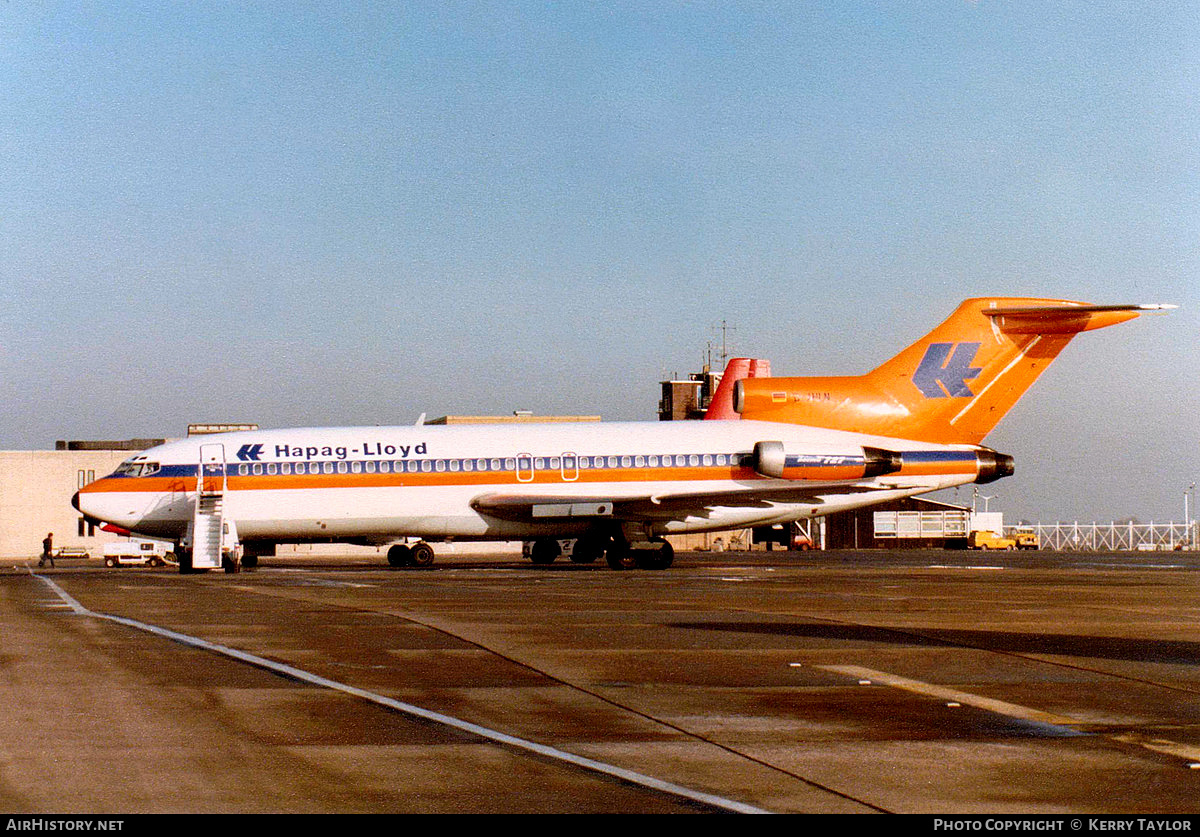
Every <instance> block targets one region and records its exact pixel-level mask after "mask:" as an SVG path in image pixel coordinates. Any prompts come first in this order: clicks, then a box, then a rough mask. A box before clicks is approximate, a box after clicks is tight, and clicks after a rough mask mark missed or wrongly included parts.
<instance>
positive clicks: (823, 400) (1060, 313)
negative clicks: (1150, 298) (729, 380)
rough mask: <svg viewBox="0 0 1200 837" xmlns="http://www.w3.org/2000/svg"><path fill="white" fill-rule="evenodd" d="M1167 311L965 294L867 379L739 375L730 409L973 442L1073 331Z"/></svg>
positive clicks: (830, 425) (907, 435)
mask: <svg viewBox="0 0 1200 837" xmlns="http://www.w3.org/2000/svg"><path fill="white" fill-rule="evenodd" d="M1172 307H1174V306H1163V305H1088V304H1085V303H1080V302H1071V301H1068V300H1060V299H1020V298H1003V297H988V298H979V299H969V300H967V301H966V302H964V303H962V304H961V305H960V306H959V307H958V309H957V310H955V312H954V313H953V314H951V315H950V317H949V318H948V319H947V320H946V321H945V322H943V323H942V324H941V325H939V326H938V327H937V328H935V329H934V330H933V331H931V332H929V334H927V335H925V336H924V337H923V338H921V339H920V340H918V341H917V342H916V343H913V344H912V345H911V346H909V347H908V348H907V349H905V350H904V351H902V352H901V353H900V354H898V355H896V356H895V357H894V358H892V359H891V360H889V361H887V362H886V363H884V364H883V365H882V366H880V367H878V368H877V369H875V370H873V371H871V372H868V373H867V374H866V375H858V376H853V377H828V378H765V379H746V380H742V381H739V382H738V383H737V386H736V392H735V396H734V403H735V408H736V409H737V410H738V412H739V413H741V416H742V418H744V419H758V420H761V421H781V422H788V423H791V424H805V425H811V426H815V427H826V428H831V429H835V430H849V431H852V432H856V433H870V434H874V435H879V436H893V437H897V438H903V439H916V440H920V441H928V442H937V443H940V444H954V443H962V444H979V443H980V442H982V441H983V439H984V437H985V436H987V434H988V433H989V432H990V431H991V430H992V428H993V427H995V426H996V424H997V423H998V422H999V421H1000V419H1002V418H1003V417H1004V415H1005V414H1006V413H1007V412H1008V411H1009V410H1010V409H1011V408H1012V406H1013V405H1014V404H1016V403H1017V400H1018V399H1019V398H1020V397H1021V395H1022V394H1024V392H1025V390H1027V389H1028V388H1029V387H1030V385H1031V384H1033V382H1034V381H1036V380H1037V378H1038V376H1039V375H1041V374H1042V372H1043V371H1044V370H1045V368H1046V367H1047V366H1049V365H1050V363H1051V362H1052V361H1053V360H1054V359H1055V358H1056V357H1058V354H1059V352H1061V351H1062V350H1063V348H1064V347H1065V346H1066V345H1067V343H1069V342H1070V341H1071V338H1072V337H1074V336H1075V335H1076V334H1078V333H1079V332H1081V331H1090V330H1092V329H1097V328H1104V327H1105V326H1110V325H1115V324H1117V323H1121V322H1125V321H1126V320H1131V319H1133V318H1134V317H1137V316H1138V315H1139V314H1141V313H1144V312H1146V311H1153V310H1163V309H1166V308H1172Z"/></svg>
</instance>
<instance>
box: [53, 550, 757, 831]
mask: <svg viewBox="0 0 1200 837" xmlns="http://www.w3.org/2000/svg"><path fill="white" fill-rule="evenodd" d="M31 575H33V577H34V578H36V579H38V580H39V581H41V582H42V583H43V584H45V585H47V586H48V587H50V589H52V590H53V591H54V592H55V593H56V594H57V595H58V596H59V598H61V599H62V600H63V601H64V602H65V603H66V604H67V605H69V606H70V608H71V609H72V610H73V611H74V612H75V613H76V614H78V615H80V616H90V617H92V618H94V619H106V620H108V621H109V622H115V623H116V624H118V625H125V626H126V627H130V628H135V629H137V630H139V631H146V632H147V633H151V634H154V635H156V636H160V637H163V638H164V639H169V640H172V641H173V642H178V643H181V644H183V645H189V646H191V647H193V648H200V649H203V650H205V651H212V652H215V653H217V654H222V655H224V656H226V657H230V658H232V659H235V660H239V661H241V662H244V663H249V664H250V665H253V666H256V667H258V668H263V669H267V670H268V671H274V672H276V673H278V674H282V675H283V676H285V677H290V678H292V679H293V680H299V681H302V682H304V683H309V684H312V685H314V686H320V687H322V688H325V689H333V690H335V691H338V692H342V693H344V694H347V695H351V696H353V697H357V698H361V699H363V700H368V701H370V702H372V703H376V704H379V705H380V706H386V707H387V708H389V709H394V710H396V711H397V712H403V713H404V714H406V715H411V716H413V717H415V718H421V719H423V720H426V721H432V722H433V723H437V724H442V725H444V726H447V727H451V728H453V729H457V730H460V731H462V732H467V733H470V734H472V735H476V736H478V737H480V738H484V739H486V740H488V741H494V742H496V743H497V744H502V745H504V746H507V747H512V748H514V749H518V750H525V751H527V752H531V753H535V754H537V755H539V756H543V757H545V758H550V759H554V760H556V761H560V762H564V763H566V764H570V765H574V766H575V767H580V768H583V769H584V770H590V771H592V772H594V773H600V774H603V775H606V776H612V777H613V778H616V779H620V780H621V781H623V782H628V783H630V784H633V785H638V786H640V787H644V788H647V789H649V790H655V791H660V792H662V793H667V794H671V795H673V796H677V797H680V798H682V799H688V800H691V801H693V802H699V803H701V804H704V805H711V806H713V807H714V808H720V809H723V810H726V811H731V812H733V813H738V814H769V813H771V812H770V811H765V810H763V809H761V808H756V807H754V806H753V805H747V804H745V803H742V802H736V801H734V800H731V799H725V798H723V797H720V796H715V795H713V794H709V793H704V792H703V791H697V790H692V789H691V788H685V787H683V786H682V785H676V784H674V783H673V782H667V781H664V780H662V779H656V778H654V777H653V776H646V775H645V774H642V773H636V772H634V771H632V770H626V769H625V768H623V767H617V766H615V765H611V764H605V763H604V762H600V761H595V760H594V759H589V758H586V757H584V756H577V755H575V754H574V753H568V752H566V751H565V750H558V749H555V748H554V747H548V746H546V745H544V744H538V743H537V742H536V741H528V740H526V739H524V738H517V737H516V736H512V735H508V734H507V733H503V732H498V731H497V730H493V729H488V728H487V727H481V726H479V725H478V724H473V723H471V722H470V721H463V720H460V719H459V718H454V717H452V716H450V715H443V714H441V713H440V712H432V711H430V710H428V709H422V708H421V707H419V706H415V705H413V704H411V703H404V702H403V701H399V700H394V699H392V698H389V697H386V696H384V695H379V694H375V693H374V692H368V691H366V690H364V689H359V688H356V687H354V686H350V685H347V684H345V683H339V682H337V681H336V680H329V679H328V678H325V677H321V676H319V675H316V674H313V673H311V672H308V671H304V670H303V669H298V668H294V667H293V666H289V665H286V664H284V663H278V662H275V661H274V660H268V659H266V658H264V657H259V656H256V655H254V654H248V653H246V652H245V651H239V650H237V649H236V648H229V647H227V646H224V645H216V644H215V643H211V642H208V641H206V640H203V639H200V638H198V637H193V636H188V635H187V634H181V633H178V632H176V631H172V630H169V629H167V628H161V627H159V626H157V625H150V624H148V623H145V622H139V621H137V620H136V619H127V618H126V617H124V616H113V615H112V614H108V613H96V612H94V611H91V610H88V609H87V608H86V607H84V606H83V605H82V604H80V603H79V601H77V600H76V599H75V598H74V597H73V596H71V595H70V594H69V593H67V591H66V590H63V589H62V588H61V587H59V586H58V585H57V584H56V583H55V582H54V581H53V580H51V579H50V578H47V577H45V576H40V575H38V574H37V573H31Z"/></svg>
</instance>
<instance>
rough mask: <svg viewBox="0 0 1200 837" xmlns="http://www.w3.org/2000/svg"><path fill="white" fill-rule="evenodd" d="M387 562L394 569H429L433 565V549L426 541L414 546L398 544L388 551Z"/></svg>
mask: <svg viewBox="0 0 1200 837" xmlns="http://www.w3.org/2000/svg"><path fill="white" fill-rule="evenodd" d="M387 560H388V563H389V564H390V565H391V566H393V567H428V566H429V565H430V564H432V563H433V547H432V546H430V545H429V544H427V543H425V541H419V542H417V543H415V544H413V545H412V546H409V545H408V544H404V543H398V544H395V545H393V546H392V548H391V549H389V550H388V553H387Z"/></svg>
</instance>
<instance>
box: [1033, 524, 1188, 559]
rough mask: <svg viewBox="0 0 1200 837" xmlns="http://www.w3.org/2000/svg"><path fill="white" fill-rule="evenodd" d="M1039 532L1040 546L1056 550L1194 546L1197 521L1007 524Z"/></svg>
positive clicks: (1094, 550) (1098, 550)
mask: <svg viewBox="0 0 1200 837" xmlns="http://www.w3.org/2000/svg"><path fill="white" fill-rule="evenodd" d="M1010 528H1011V529H1016V528H1020V529H1023V530H1025V531H1028V530H1030V529H1032V530H1033V531H1034V532H1036V533H1037V535H1038V540H1039V542H1040V544H1041V548H1042V549H1054V550H1058V551H1059V552H1126V551H1135V550H1138V551H1141V550H1158V549H1165V550H1173V549H1194V548H1195V546H1196V523H1195V521H1193V522H1192V523H1191V524H1190V525H1189V524H1186V523H1078V522H1076V523H1037V524H1033V525H1030V526H1020V527H1010Z"/></svg>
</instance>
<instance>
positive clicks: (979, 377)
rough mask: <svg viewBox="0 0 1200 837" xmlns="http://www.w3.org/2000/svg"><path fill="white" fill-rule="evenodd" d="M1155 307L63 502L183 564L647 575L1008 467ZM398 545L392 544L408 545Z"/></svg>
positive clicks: (968, 330) (1057, 307)
mask: <svg viewBox="0 0 1200 837" xmlns="http://www.w3.org/2000/svg"><path fill="white" fill-rule="evenodd" d="M1171 307H1174V306H1164V305H1087V304H1083V303H1078V302H1070V301H1067V300H1051V299H1014V298H981V299H971V300H967V301H966V302H964V303H962V305H960V306H959V307H958V309H957V310H956V311H955V312H954V313H953V314H952V315H951V316H950V318H949V319H947V320H946V321H945V322H943V323H942V324H941V325H939V326H938V327H937V328H935V329H934V330H933V331H931V332H930V333H929V334H928V335H926V336H925V337H923V338H922V339H920V340H918V341H917V342H916V343H914V344H913V345H911V346H909V347H908V348H907V349H905V350H904V351H902V352H901V353H900V354H898V355H896V357H894V358H892V359H891V360H889V361H887V362H886V363H884V364H883V365H882V366H880V367H878V368H877V369H875V370H874V371H872V372H868V373H867V374H865V375H860V376H852V377H825V378H773V377H758V378H749V377H748V378H743V379H741V380H739V381H737V383H736V385H735V392H734V404H735V408H736V410H737V411H738V413H740V415H741V420H740V421H692V422H645V423H615V422H614V423H603V422H602V423H579V424H522V425H478V426H462V425H459V426H423V425H418V426H415V427H387V428H382V427H357V428H353V427H342V428H313V429H298V430H256V431H249V432H238V433H228V434H220V435H214V436H205V437H192V438H188V439H184V440H181V441H177V442H170V443H168V444H165V445H161V446H159V447H155V448H151V449H149V450H147V451H145V452H143V453H139V454H137V455H136V456H133V457H131V458H130V459H128V460H127V461H126V462H124V463H123V464H122V465H121V466H120V467H119V468H118V469H117V470H116V472H115V473H113V474H111V475H110V476H107V477H104V478H103V479H100V480H97V481H95V482H93V483H91V484H89V485H87V486H85V487H84V488H82V489H80V491H79V493H78V494H77V495H76V496H75V499H74V504H75V506H76V508H78V509H79V510H80V511H81V512H82V513H83V514H84V515H85V516H86V517H88V518H94V519H96V520H100V521H104V522H107V523H111V524H113V525H115V526H119V527H121V528H124V529H128V530H130V531H132V532H135V533H138V534H142V535H145V536H148V537H155V538H167V539H172V540H174V541H175V542H176V545H177V552H178V554H179V555H180V556H181V561H180V567H181V570H183V571H190V570H193V569H196V570H199V569H210V568H217V567H224V568H225V569H226V571H229V572H232V571H235V570H236V569H237V568H238V566H239V563H241V564H243V565H246V566H253V565H254V564H256V563H257V560H258V557H259V556H260V555H265V554H268V553H269V552H270V551H271V550H273V549H274V547H275V545H276V544H279V543H303V542H342V543H351V544H369V545H376V546H383V545H388V544H392V546H391V548H390V549H389V551H388V561H389V562H390V563H391V564H393V565H396V566H400V565H406V564H416V565H426V564H429V563H430V562H431V561H432V560H433V550H432V548H431V547H430V546H429V544H428V541H448V540H478V541H508V540H529V541H533V542H534V549H533V558H534V560H535V561H536V562H538V563H547V562H549V561H553V560H554V559H555V558H556V557H557V556H558V554H559V546H558V542H559V540H560V539H568V538H577V539H578V540H577V543H576V546H575V549H574V554H573V555H572V559H573V560H575V561H580V562H587V561H595V560H597V559H598V558H600V557H601V556H603V557H605V558H606V559H607V561H608V563H609V565H610V566H612V567H614V568H618V569H621V568H631V567H644V568H648V569H661V568H664V567H667V566H669V565H670V564H671V561H672V557H673V553H672V550H671V547H670V545H669V544H668V542H667V541H666V540H665V539H664V536H665V535H669V534H673V533H683V532H706V531H719V530H726V529H735V528H744V527H750V526H766V525H774V524H776V523H788V522H791V521H796V520H801V519H804V518H811V517H817V516H820V515H825V514H829V513H831V512H836V511H842V510H844V509H852V508H857V507H861V506H868V505H871V504H875V503H881V502H885V501H888V500H893V499H896V498H899V497H908V496H912V495H916V494H923V493H926V492H929V491H936V490H939V489H944V488H951V487H953V486H957V485H963V484H966V483H972V482H975V483H986V482H991V481H993V480H997V479H1000V478H1002V477H1006V476H1009V475H1010V474H1012V473H1013V460H1012V457H1010V456H1007V455H1005V454H1002V453H997V452H996V451H994V450H992V449H991V448H988V447H985V446H983V445H982V442H983V439H984V437H985V436H986V435H987V434H988V432H989V431H990V430H991V429H992V428H993V427H994V426H995V425H996V423H997V422H998V421H999V420H1000V419H1001V418H1002V417H1003V416H1004V414H1005V413H1006V412H1007V411H1008V410H1009V409H1010V408H1011V407H1012V406H1013V404H1015V403H1016V401H1017V399H1018V398H1019V397H1020V396H1021V394H1022V393H1023V392H1024V391H1025V390H1026V389H1027V388H1028V387H1029V386H1030V385H1031V384H1032V383H1033V382H1034V380H1036V378H1037V377H1038V375H1040V374H1041V372H1042V371H1043V370H1044V369H1045V368H1046V367H1047V366H1048V365H1049V364H1050V362H1051V361H1053V360H1054V358H1055V357H1057V356H1058V353H1059V352H1061V351H1062V349H1063V348H1064V347H1065V346H1066V345H1067V343H1068V342H1070V340H1071V338H1072V337H1074V336H1075V335H1076V334H1077V333H1079V332H1081V331H1089V330H1092V329H1097V328H1103V327H1105V326H1109V325H1114V324H1116V323H1120V322H1124V321H1126V320H1130V319H1133V318H1134V317H1136V316H1138V315H1139V314H1141V313H1144V312H1147V311H1155V310H1163V309H1166V308H1171ZM412 538H417V539H420V540H419V542H417V543H415V544H414V545H411V546H410V545H409V543H408V541H409V539H412Z"/></svg>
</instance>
